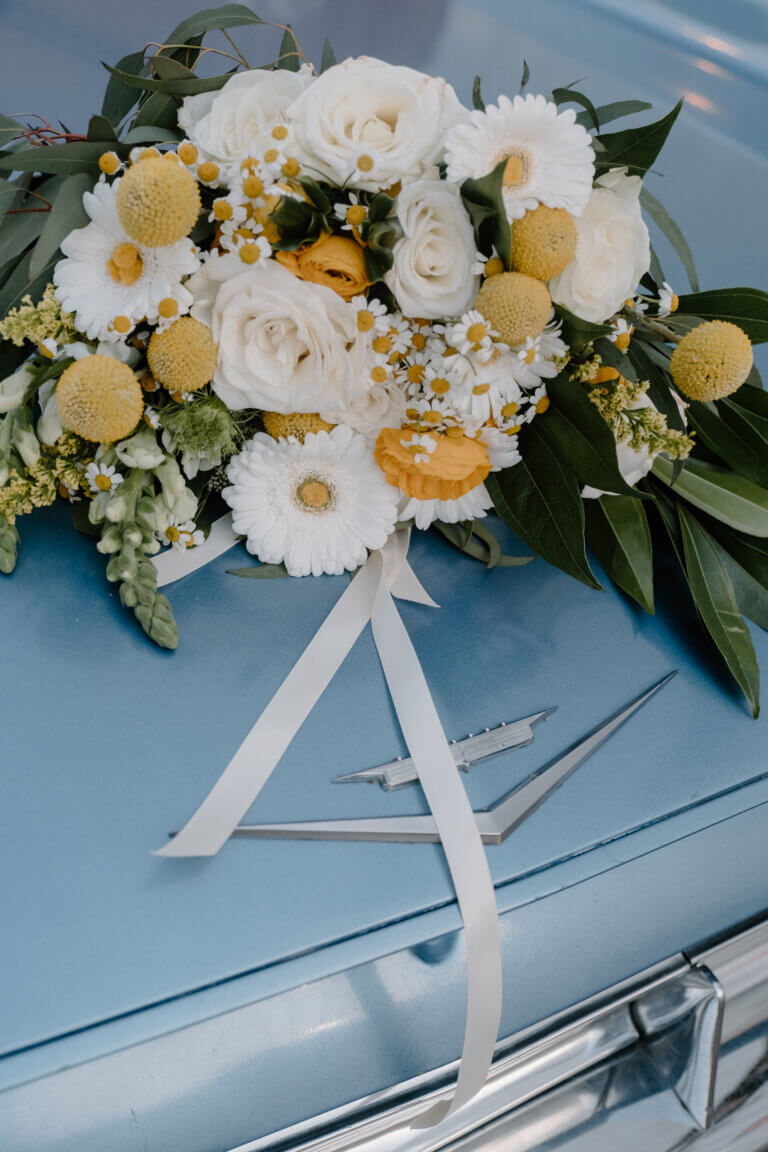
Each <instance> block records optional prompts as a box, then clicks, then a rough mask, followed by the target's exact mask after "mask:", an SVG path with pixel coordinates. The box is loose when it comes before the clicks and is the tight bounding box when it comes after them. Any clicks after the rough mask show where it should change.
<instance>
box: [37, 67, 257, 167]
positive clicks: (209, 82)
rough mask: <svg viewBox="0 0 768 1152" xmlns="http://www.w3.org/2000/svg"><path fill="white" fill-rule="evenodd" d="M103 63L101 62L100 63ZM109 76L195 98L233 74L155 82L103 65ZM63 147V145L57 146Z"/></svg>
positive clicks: (134, 85) (149, 89)
mask: <svg viewBox="0 0 768 1152" xmlns="http://www.w3.org/2000/svg"><path fill="white" fill-rule="evenodd" d="M102 63H103V62H102ZM104 67H105V68H106V70H107V72H109V74H110V75H111V76H116V77H117V78H118V80H121V81H122V83H123V84H127V85H128V87H129V88H140V89H141V90H142V91H144V92H165V93H166V94H167V95H168V96H196V95H197V94H198V93H200V92H216V91H218V89H219V88H223V87H224V85H225V84H226V82H227V80H229V79H230V78H231V77H232V76H233V75H234V73H233V72H224V73H222V74H221V75H219V76H193V77H191V78H185V79H178V80H155V79H154V78H153V77H151V76H132V75H131V73H130V72H123V71H121V70H120V69H119V68H112V67H110V65H109V64H104ZM58 147H65V145H58Z"/></svg>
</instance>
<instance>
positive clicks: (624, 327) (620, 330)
mask: <svg viewBox="0 0 768 1152" xmlns="http://www.w3.org/2000/svg"><path fill="white" fill-rule="evenodd" d="M633 332H634V328H633V327H632V325H631V324H630V323H629V321H627V320H625V319H624V317H623V316H620V317H619V318H618V320H614V321H613V324H612V325H611V332H610V334H609V336H608V339H609V340H610V341H612V343H614V344H615V345H616V347H617V348H619V349H621V351H622V352H625V351H626V350H627V348H629V342H630V340H631V339H632V333H633Z"/></svg>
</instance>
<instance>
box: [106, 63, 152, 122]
mask: <svg viewBox="0 0 768 1152" xmlns="http://www.w3.org/2000/svg"><path fill="white" fill-rule="evenodd" d="M116 68H117V72H118V73H120V72H129V73H130V74H131V75H133V76H141V75H146V73H147V72H148V71H149V65H148V64H147V62H146V60H145V59H144V53H143V52H131V53H129V55H128V56H123V58H122V60H118V62H117V65H116ZM138 98H139V94H138V92H137V91H136V89H135V88H133V87H130V86H129V85H127V84H124V83H123V81H122V80H121V79H120V78H119V76H110V78H109V81H108V83H107V89H106V92H105V93H104V103H103V104H102V106H101V114H102V116H104V117H105V118H106V119H107V120H108V121H109V122H110V124H112V125H114V127H117V126H118V124H119V123H120V121H121V120H122V119H123V117H124V116H127V114H128V113H129V112H130V110H131V108H133V106H134V104H135V103H136V101H137V100H138Z"/></svg>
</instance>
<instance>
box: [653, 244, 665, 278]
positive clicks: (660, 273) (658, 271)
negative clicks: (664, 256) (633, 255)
mask: <svg viewBox="0 0 768 1152" xmlns="http://www.w3.org/2000/svg"><path fill="white" fill-rule="evenodd" d="M650 248H651V268H650V273H651V276H652V277H653V279H654V281H655V283H656V285H657V286H658V285H659V284H663V283H664V279H665V277H664V269H663V268H662V266H661V260H659V254H658V252H657V251H656V249H655V248H654V246H653V244H651V246H650Z"/></svg>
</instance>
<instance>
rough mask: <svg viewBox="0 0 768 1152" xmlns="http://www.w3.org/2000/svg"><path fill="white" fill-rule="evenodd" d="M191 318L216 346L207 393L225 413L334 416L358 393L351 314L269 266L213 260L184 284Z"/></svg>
mask: <svg viewBox="0 0 768 1152" xmlns="http://www.w3.org/2000/svg"><path fill="white" fill-rule="evenodd" d="M188 287H189V290H190V292H191V293H192V295H193V296H194V298H195V303H194V305H193V307H192V315H193V316H194V317H195V319H197V320H200V321H202V322H203V323H204V324H207V325H208V326H209V327H210V328H211V331H212V332H213V337H214V339H215V341H216V343H217V344H218V346H219V365H218V368H217V369H216V374H215V376H214V378H213V389H214V391H215V392H216V393H217V395H218V396H220V397H221V399H222V400H223V401H224V403H225V404H226V405H227V407H229V408H234V409H237V408H262V409H264V410H266V411H270V412H320V411H323V410H328V411H331V410H337V409H338V408H340V407H342V406H343V405H345V404H348V403H351V402H352V401H353V400H354V399H355V398H356V397H359V396H361V395H363V394H364V393H365V391H366V385H365V376H364V372H363V367H364V356H365V351H364V345H363V342H362V338H361V337H360V335H359V333H358V330H357V315H356V313H355V310H354V308H352V307H351V306H350V305H349V304H347V303H346V302H345V301H344V300H342V299H341V297H340V296H338V295H337V294H336V292H333V291H332V290H331V289H330V288H324V287H322V286H321V285H317V284H309V283H307V282H305V281H304V280H299V279H297V277H295V276H294V275H292V273H290V272H289V271H288V270H287V269H286V268H283V267H282V265H280V264H278V263H277V262H276V261H274V260H266V261H261V262H260V263H259V264H255V265H252V266H251V267H247V268H244V267H243V264H242V262H241V261H240V259H239V257H238V256H236V255H235V254H234V253H228V254H227V255H225V256H214V257H212V259H210V260H208V261H207V263H206V264H205V265H204V267H203V268H201V270H200V271H199V272H197V273H195V275H194V276H192V277H191V279H190V280H189V281H188Z"/></svg>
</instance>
